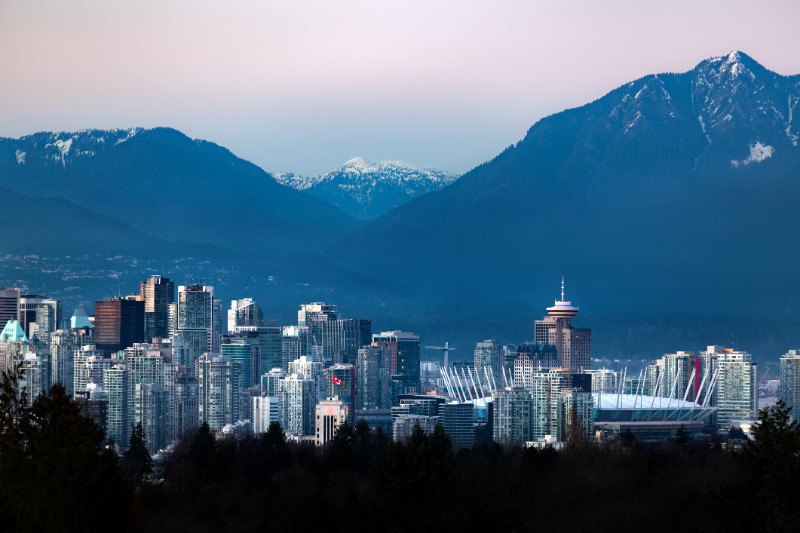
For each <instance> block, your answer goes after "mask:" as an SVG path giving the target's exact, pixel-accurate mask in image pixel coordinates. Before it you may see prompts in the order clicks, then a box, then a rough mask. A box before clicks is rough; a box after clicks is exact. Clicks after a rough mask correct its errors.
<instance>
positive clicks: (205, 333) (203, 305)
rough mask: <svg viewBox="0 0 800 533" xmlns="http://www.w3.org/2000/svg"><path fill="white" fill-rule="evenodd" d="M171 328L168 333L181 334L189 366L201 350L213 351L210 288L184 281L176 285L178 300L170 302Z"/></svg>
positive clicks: (212, 293)
mask: <svg viewBox="0 0 800 533" xmlns="http://www.w3.org/2000/svg"><path fill="white" fill-rule="evenodd" d="M170 307H171V309H172V313H173V330H172V331H170V335H173V334H177V335H183V337H184V339H185V340H186V343H187V345H188V347H189V351H188V353H189V361H187V364H188V365H189V366H190V367H193V366H194V362H195V361H196V360H197V358H198V357H200V355H201V354H204V353H206V352H209V353H216V352H214V351H213V350H212V344H213V331H214V327H213V326H214V324H213V307H214V288H213V287H209V286H200V285H196V284H193V285H188V286H183V285H181V286H179V287H178V300H177V302H175V303H174V304H172V305H171V306H170Z"/></svg>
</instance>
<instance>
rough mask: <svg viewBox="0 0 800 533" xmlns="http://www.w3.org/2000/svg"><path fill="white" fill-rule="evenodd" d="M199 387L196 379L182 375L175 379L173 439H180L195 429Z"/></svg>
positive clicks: (197, 424)
mask: <svg viewBox="0 0 800 533" xmlns="http://www.w3.org/2000/svg"><path fill="white" fill-rule="evenodd" d="M199 394H200V391H199V386H198V383H197V378H195V377H192V376H190V375H188V374H182V375H179V376H178V377H176V378H175V407H174V409H175V411H174V415H173V417H172V418H173V424H174V438H175V439H181V438H182V437H183V435H184V434H185V433H186V432H187V431H189V430H190V429H195V428H197V427H198V426H199V425H200V424H199V422H198V418H197V417H198V405H199V403H198V402H199Z"/></svg>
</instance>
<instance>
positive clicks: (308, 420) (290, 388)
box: [280, 374, 316, 435]
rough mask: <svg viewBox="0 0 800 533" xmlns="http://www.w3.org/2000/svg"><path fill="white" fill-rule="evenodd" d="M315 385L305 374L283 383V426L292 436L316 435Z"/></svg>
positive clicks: (296, 375) (291, 375) (292, 375)
mask: <svg viewBox="0 0 800 533" xmlns="http://www.w3.org/2000/svg"><path fill="white" fill-rule="evenodd" d="M314 387H315V383H314V380H313V379H307V378H306V377H305V376H304V375H303V374H290V375H289V376H287V377H286V379H284V380H283V381H281V400H280V402H281V425H282V426H283V429H284V431H285V432H286V433H287V434H290V435H314V408H315V406H316V401H315V399H314V396H315V394H314Z"/></svg>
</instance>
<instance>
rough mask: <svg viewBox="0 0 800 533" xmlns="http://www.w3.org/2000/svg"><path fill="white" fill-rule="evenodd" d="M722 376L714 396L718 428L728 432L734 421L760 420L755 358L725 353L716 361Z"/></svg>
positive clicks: (732, 352) (735, 351)
mask: <svg viewBox="0 0 800 533" xmlns="http://www.w3.org/2000/svg"><path fill="white" fill-rule="evenodd" d="M713 364H714V368H715V369H718V371H719V374H718V377H717V383H716V391H715V392H716V394H715V395H714V397H715V400H716V407H717V413H716V416H717V419H716V426H717V429H718V430H719V431H728V430H729V429H730V428H731V426H732V423H733V421H734V420H737V421H738V420H748V421H750V420H756V419H757V418H758V382H757V380H756V375H757V373H758V365H756V364H755V363H754V362H753V358H752V356H751V355H750V354H749V353H747V352H743V351H739V350H734V349H731V348H725V349H723V351H722V353H719V354H717V357H716V358H715V360H714V363H713Z"/></svg>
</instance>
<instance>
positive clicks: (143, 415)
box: [133, 383, 171, 455]
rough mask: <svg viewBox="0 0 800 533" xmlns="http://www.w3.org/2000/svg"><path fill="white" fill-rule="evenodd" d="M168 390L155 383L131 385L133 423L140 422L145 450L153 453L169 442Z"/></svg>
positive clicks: (164, 447)
mask: <svg viewBox="0 0 800 533" xmlns="http://www.w3.org/2000/svg"><path fill="white" fill-rule="evenodd" d="M169 418H171V417H170V402H169V392H168V391H167V390H166V389H164V388H163V387H162V386H160V385H157V384H155V383H137V384H136V385H134V387H133V425H134V426H135V425H137V424H141V425H142V430H143V432H144V441H145V446H146V447H147V451H149V452H150V454H151V455H155V454H156V453H158V451H159V450H163V449H166V447H167V446H168V445H169V443H170V438H169V433H170V431H169V428H170V423H169Z"/></svg>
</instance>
